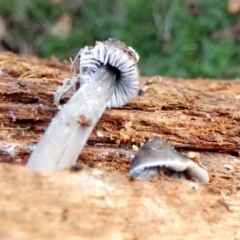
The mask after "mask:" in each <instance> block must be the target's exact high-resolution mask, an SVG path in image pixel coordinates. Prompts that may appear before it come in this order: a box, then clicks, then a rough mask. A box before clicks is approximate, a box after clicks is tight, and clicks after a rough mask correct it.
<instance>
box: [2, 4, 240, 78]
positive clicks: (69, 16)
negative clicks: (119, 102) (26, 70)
mask: <svg viewBox="0 0 240 240" xmlns="http://www.w3.org/2000/svg"><path fill="white" fill-rule="evenodd" d="M239 11H240V1H239V0H229V1H227V0H222V1H219V0H202V1H197V0H152V1H151V0H150V1H146V0H119V1H112V0H11V1H10V0H0V41H1V44H0V45H1V46H0V49H1V51H6V50H10V51H14V52H17V53H20V54H28V55H37V56H39V57H44V58H49V57H51V56H53V55H54V56H56V57H58V58H59V59H61V60H65V59H69V58H70V57H72V58H74V57H75V55H76V54H77V52H78V51H79V49H80V48H81V47H83V46H85V45H92V44H94V42H95V40H106V39H107V38H109V37H111V38H117V39H119V40H121V41H123V42H125V43H126V44H127V45H130V46H132V47H133V48H134V49H136V50H137V52H138V53H139V55H140V69H141V74H142V75H157V74H158V75H163V76H166V75H167V76H175V77H184V78H198V77H206V78H222V79H228V78H239V76H240V51H239V50H240V46H239V41H240V18H239V15H238V12H239Z"/></svg>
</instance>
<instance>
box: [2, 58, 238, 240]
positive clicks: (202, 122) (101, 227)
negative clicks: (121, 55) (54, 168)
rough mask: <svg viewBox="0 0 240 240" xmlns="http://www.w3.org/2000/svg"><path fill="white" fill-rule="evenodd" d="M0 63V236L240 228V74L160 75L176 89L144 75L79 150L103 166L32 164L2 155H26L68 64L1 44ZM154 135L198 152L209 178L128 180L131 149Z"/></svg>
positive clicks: (222, 232)
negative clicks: (46, 167)
mask: <svg viewBox="0 0 240 240" xmlns="http://www.w3.org/2000/svg"><path fill="white" fill-rule="evenodd" d="M0 68H1V70H2V71H0V72H1V75H0V121H1V122H0V162H1V164H0V189H1V199H0V223H1V226H2V228H1V230H0V238H1V239H12V238H15V239H28V238H34V239H44V238H51V239H59V237H60V238H61V237H64V238H67V239H79V236H80V235H81V237H82V239H95V238H96V237H99V236H101V239H117V238H124V239H159V237H161V239H186V238H191V239H200V238H207V237H208V238H209V237H210V238H211V239H219V238H221V237H222V238H223V237H224V238H226V239H228V238H231V239H234V238H235V239H237V238H239V237H240V235H239V231H238V228H239V221H240V219H239V216H240V208H239V206H240V204H239V190H240V158H239V153H240V81H212V80H201V79H199V80H194V81H188V80H183V79H172V78H163V79H162V81H164V82H166V83H167V84H170V85H171V86H173V87H174V88H176V90H177V91H178V92H179V93H180V94H181V95H182V96H183V98H182V97H180V96H179V94H176V92H175V91H174V90H173V89H171V88H169V87H168V86H166V85H163V84H159V80H161V78H160V77H142V78H141V87H142V88H143V89H144V90H145V94H144V95H143V96H138V97H136V98H135V99H134V100H133V101H132V102H131V103H129V104H128V105H126V106H124V107H123V108H119V109H109V110H106V111H105V113H104V115H103V117H102V119H101V121H100V122H99V123H98V125H97V126H96V128H95V129H94V131H93V133H92V134H91V137H90V139H89V141H88V146H86V148H85V149H84V150H83V152H82V154H81V156H80V157H79V162H80V163H81V162H84V163H89V165H92V164H94V168H98V169H102V170H103V172H98V171H97V170H96V169H91V170H87V171H86V169H85V168H86V167H85V166H84V169H83V170H82V171H80V172H79V173H73V172H70V171H63V172H60V173H49V174H39V173H34V172H31V171H30V170H28V169H26V168H24V167H20V166H10V165H9V164H4V162H5V163H12V164H25V163H26V161H27V159H28V157H29V154H30V153H31V151H32V149H33V146H34V144H35V143H36V142H38V140H39V138H40V137H41V135H42V134H43V132H44V130H45V129H46V127H47V126H48V123H49V122H50V120H51V119H52V117H53V116H54V115H55V114H56V112H57V111H58V108H57V107H56V106H54V105H53V103H52V100H53V94H54V92H55V91H56V89H57V88H58V86H60V85H61V83H62V82H63V81H64V79H65V78H70V77H72V76H73V75H74V74H73V73H70V72H69V69H70V66H69V65H68V64H67V63H66V64H64V63H61V62H59V61H57V60H56V59H54V60H52V61H47V60H40V59H38V58H35V57H21V56H17V55H14V54H10V53H0ZM155 82H157V83H155ZM72 93H73V92H69V93H68V94H67V96H66V97H65V98H64V99H63V102H66V101H67V99H68V98H69V97H70V96H71V94H72ZM153 136H158V137H160V138H162V139H163V140H165V141H167V142H169V143H171V144H172V145H173V146H175V147H177V148H179V149H180V150H181V151H182V152H183V153H186V154H188V151H189V150H191V151H194V152H197V154H198V155H199V159H197V161H198V162H200V163H201V164H203V165H204V166H205V167H206V168H207V171H208V172H209V173H210V177H211V181H210V183H209V184H207V185H201V184H199V183H192V182H186V181H175V180H170V179H166V178H163V179H158V180H156V181H144V182H140V181H131V180H130V181H129V180H128V179H127V178H126V177H125V176H124V175H125V174H126V172H127V171H128V168H129V165H130V162H131V159H132V157H133V154H134V151H135V150H136V148H137V147H140V146H141V145H142V144H143V143H144V142H145V141H146V140H147V139H148V138H150V137H153ZM192 155H194V154H192ZM90 163H91V164H90ZM19 193H21V194H19ZM33 203H34V204H33ZM36 206H37V207H36ZM33 218H34V219H35V220H36V221H32V219H33ZM82 219H84V222H83V221H82ZM49 222H51V223H52V224H54V228H53V227H52V226H53V225H52V224H49ZM93 225H94V229H95V230H94V231H92V228H93ZM39 226H40V227H39ZM12 229H14V231H11V230H12ZM39 229H40V230H39ZM59 229H61V231H59ZM76 235H77V237H76Z"/></svg>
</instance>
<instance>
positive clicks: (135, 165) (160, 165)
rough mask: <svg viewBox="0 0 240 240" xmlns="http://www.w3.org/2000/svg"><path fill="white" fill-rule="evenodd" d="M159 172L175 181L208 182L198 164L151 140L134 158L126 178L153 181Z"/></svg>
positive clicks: (207, 176)
mask: <svg viewBox="0 0 240 240" xmlns="http://www.w3.org/2000/svg"><path fill="white" fill-rule="evenodd" d="M161 172H162V173H163V174H166V175H167V176H169V177H171V178H175V179H189V180H192V181H196V180H197V181H199V182H202V183H208V182H209V175H208V173H207V171H206V170H205V169H204V168H202V167H201V166H200V165H199V164H197V163H196V162H194V161H192V160H190V159H189V158H187V157H186V156H184V155H182V154H181V153H179V152H177V151H176V150H175V149H174V148H173V147H172V146H171V145H169V144H168V143H166V142H164V141H162V140H159V139H152V140H150V141H148V142H147V143H146V144H145V145H143V146H142V147H141V148H140V149H139V151H138V152H137V153H136V155H135V156H134V158H133V160H132V162H131V165H130V170H129V173H128V176H129V177H136V178H139V179H154V178H157V177H158V176H159V174H160V173H161Z"/></svg>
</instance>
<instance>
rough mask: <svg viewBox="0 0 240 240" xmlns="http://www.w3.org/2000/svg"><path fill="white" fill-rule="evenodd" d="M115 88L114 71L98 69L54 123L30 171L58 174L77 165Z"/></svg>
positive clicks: (32, 160) (29, 165) (32, 156)
mask: <svg viewBox="0 0 240 240" xmlns="http://www.w3.org/2000/svg"><path fill="white" fill-rule="evenodd" d="M115 86H116V75H115V73H114V71H113V70H112V69H110V67H109V66H102V67H101V68H99V69H98V70H97V71H96V72H95V74H94V75H93V77H92V79H90V80H89V82H87V83H85V84H84V85H83V86H82V87H81V88H80V89H79V90H78V91H77V92H76V93H75V94H74V95H73V97H72V98H71V99H70V100H69V101H68V102H67V103H66V105H65V106H64V108H63V109H61V110H60V111H59V112H58V114H57V115H56V116H55V117H54V118H53V119H52V121H51V123H50V125H49V126H48V128H47V130H46V132H45V133H44V135H43V137H42V139H41V140H40V141H39V143H38V144H37V146H36V148H35V149H34V151H33V153H32V155H31V156H30V158H29V161H28V163H27V167H28V168H30V169H32V170H35V171H57V170H62V169H65V168H68V167H70V166H72V165H73V164H75V162H76V161H77V158H78V155H79V154H80V153H81V151H82V149H83V147H84V145H85V143H86V142H87V139H88V137H89V135H90V134H91V132H92V130H93V128H94V126H95V125H96V123H97V122H98V120H99V119H100V117H101V116H102V114H103V112H104V110H105V109H106V105H107V102H108V101H109V99H110V98H111V96H112V95H113V93H114V90H115ZM80 116H84V118H86V119H88V120H89V122H88V124H81V123H79V121H78V119H79V117H80Z"/></svg>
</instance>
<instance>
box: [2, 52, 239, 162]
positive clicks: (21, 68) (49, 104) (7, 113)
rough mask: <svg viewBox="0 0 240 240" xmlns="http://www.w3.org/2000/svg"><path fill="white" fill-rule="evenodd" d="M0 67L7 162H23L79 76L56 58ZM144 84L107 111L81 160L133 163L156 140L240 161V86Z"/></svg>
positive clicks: (11, 60) (5, 57)
mask: <svg viewBox="0 0 240 240" xmlns="http://www.w3.org/2000/svg"><path fill="white" fill-rule="evenodd" d="M0 66H1V68H2V75H1V76H0V77H1V82H0V114H1V128H0V141H1V142H0V156H1V161H3V162H11V163H22V164H25V162H26V161H27V158H28V156H29V154H30V152H31V151H32V148H33V145H34V144H35V143H37V141H38V140H39V138H40V137H41V135H42V134H43V132H44V130H45V129H46V127H47V126H48V124H49V122H50V121H51V119H52V117H53V116H54V115H55V114H56V112H57V111H58V109H57V107H56V106H54V105H53V101H52V100H53V94H54V92H55V91H56V89H57V88H58V87H59V86H60V85H61V83H62V82H63V81H64V79H66V78H71V77H72V76H73V73H70V71H69V65H68V64H64V63H60V62H58V61H57V60H56V59H55V60H52V61H46V60H39V59H37V58H24V57H19V56H16V55H13V54H8V53H2V54H1V55H0ZM160 81H163V82H164V83H167V84H168V85H170V86H172V87H173V88H175V90H174V89H173V88H172V87H170V86H167V85H164V84H161V82H160ZM141 86H142V88H143V89H144V90H145V94H144V95H143V96H138V97H136V98H135V99H134V100H133V101H132V102H130V103H129V104H127V105H126V106H124V107H122V108H119V109H109V110H107V111H105V113H104V115H103V117H102V119H101V121H100V122H99V124H98V125H97V126H96V128H95V130H94V132H93V133H92V135H91V137H90V139H89V141H88V146H86V148H85V149H84V151H83V152H82V155H81V156H80V158H79V161H83V162H87V161H93V162H102V161H104V162H109V161H113V158H114V161H116V162H119V163H122V162H127V164H128V163H129V161H128V160H130V158H131V157H132V154H133V153H134V152H133V151H132V147H133V145H135V146H136V147H139V146H141V145H142V144H143V143H144V142H146V141H147V140H148V139H149V138H151V137H153V136H158V137H160V138H162V139H163V140H166V141H168V142H169V143H171V144H172V145H173V146H175V147H177V148H181V149H183V150H184V149H185V150H197V151H211V152H225V153H230V154H233V155H235V156H238V154H239V152H240V81H217V82H216V81H212V80H198V81H189V80H181V79H170V78H164V79H161V78H160V77H152V78H141ZM176 91H178V93H177V92H176ZM71 94H73V92H71V93H69V94H68V95H67V97H66V98H65V99H64V101H66V100H67V98H69V97H70V96H71ZM180 95H181V96H180Z"/></svg>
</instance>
